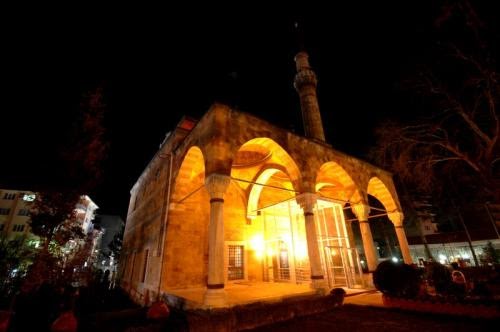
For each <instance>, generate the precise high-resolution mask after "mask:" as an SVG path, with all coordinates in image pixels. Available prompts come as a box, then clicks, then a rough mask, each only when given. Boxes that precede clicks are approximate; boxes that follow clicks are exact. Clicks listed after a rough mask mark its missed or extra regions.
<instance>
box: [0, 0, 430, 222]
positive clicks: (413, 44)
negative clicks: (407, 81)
mask: <svg viewBox="0 0 500 332" xmlns="http://www.w3.org/2000/svg"><path fill="white" fill-rule="evenodd" d="M433 2H434V1H420V0H418V1H417V0H411V1H387V2H386V1H377V2H369V4H361V3H355V2H349V4H347V3H343V4H341V3H340V2H338V3H337V2H334V3H332V6H330V8H316V7H314V6H309V7H307V8H306V9H301V10H298V9H297V8H296V9H295V12H293V10H286V9H285V8H284V9H282V10H280V11H274V12H271V10H270V9H266V10H263V8H259V10H255V9H252V8H227V7H226V8H224V9H217V8H213V7H210V8H199V7H197V8H196V9H197V10H196V13H197V14H195V13H194V10H193V8H185V9H184V10H181V9H175V10H174V9H172V8H171V9H168V8H166V9H165V8H163V9H160V8H136V7H130V8H114V9H113V10H102V9H101V8H80V9H78V10H72V11H68V12H66V13H64V14H61V12H60V11H61V10H62V9H61V8H58V9H57V11H53V12H52V14H50V15H49V14H47V15H45V14H44V15H38V14H39V13H36V12H34V13H31V14H30V15H28V14H27V13H26V12H24V11H20V12H19V11H18V12H14V13H11V14H12V15H11V17H10V19H11V20H12V24H7V25H6V29H5V30H4V33H5V32H7V33H6V35H5V40H4V41H3V42H2V48H3V51H2V53H3V56H2V60H1V63H2V65H1V71H2V75H1V80H2V81H3V82H2V83H3V84H2V86H3V88H2V92H1V98H2V101H1V109H2V111H1V117H0V119H1V121H2V126H1V128H2V129H1V130H2V133H3V135H2V144H1V146H2V154H1V156H2V157H1V159H0V186H1V187H8V188H12V189H17V188H20V189H30V188H33V187H36V185H37V184H38V183H43V182H44V181H47V179H46V178H45V177H47V174H49V173H48V172H47V170H51V169H52V170H53V169H57V170H58V171H61V172H64V170H59V169H58V166H57V165H55V164H56V162H55V160H56V156H57V154H58V149H60V147H61V145H62V144H63V143H64V142H63V141H64V140H65V137H66V136H65V135H67V131H68V127H70V124H71V123H72V122H74V115H75V113H76V110H78V105H79V103H80V100H81V98H82V94H83V93H85V92H86V91H89V90H92V89H95V88H96V87H97V86H99V85H102V86H103V87H104V98H105V102H106V110H107V111H106V118H105V123H106V130H107V137H108V139H109V142H110V151H109V155H108V159H107V161H106V163H105V167H104V181H103V183H102V184H101V185H100V186H99V187H98V188H97V189H96V190H95V192H93V193H91V195H92V198H93V199H94V200H95V202H96V203H97V204H98V205H99V206H100V208H101V209H100V212H101V213H106V214H119V215H121V216H122V217H125V215H126V209H127V206H128V199H129V196H128V192H129V190H130V188H131V186H132V185H133V183H134V182H135V180H136V179H137V177H138V176H139V174H140V173H141V171H142V170H143V168H144V166H145V165H146V164H147V163H148V161H149V160H150V159H151V157H152V156H153V154H154V153H155V151H156V150H157V148H158V146H159V144H160V143H161V141H162V140H163V138H164V136H165V134H166V133H167V132H168V131H170V130H171V129H172V128H173V127H174V125H175V124H176V123H177V122H178V121H179V120H180V118H181V116H182V115H184V114H186V115H190V116H192V117H195V118H200V117H201V116H202V115H203V114H204V113H205V112H206V110H207V109H208V107H209V106H210V104H211V103H213V102H214V101H222V102H226V103H229V104H230V105H232V106H234V107H237V108H238V109H240V110H242V111H245V112H248V113H252V114H255V115H257V116H260V117H262V118H264V119H266V120H268V121H270V122H273V123H275V124H277V125H279V126H282V127H284V128H289V129H293V130H295V131H296V132H297V133H298V134H301V133H302V127H301V122H300V121H301V116H300V110H299V102H298V97H297V95H296V93H295V91H294V89H293V86H292V80H293V75H294V62H293V56H294V54H295V53H296V51H297V42H296V35H295V32H294V28H293V22H294V21H296V20H297V18H299V19H300V20H301V22H302V23H303V26H304V31H305V46H306V49H307V51H308V52H309V54H310V61H311V63H312V66H313V67H314V70H315V71H316V73H317V75H318V78H319V92H318V94H319V103H320V108H321V112H322V117H323V123H324V127H325V132H326V135H327V140H328V141H329V142H330V143H331V144H332V145H333V146H334V147H335V148H338V149H340V150H342V151H345V152H348V153H351V154H354V155H357V156H363V154H364V153H365V152H366V151H367V150H368V148H369V147H370V146H371V145H372V144H373V136H372V130H373V128H374V126H375V124H376V123H377V122H378V121H381V120H382V119H385V118H401V117H403V118H405V117H406V118H407V117H411V113H412V112H413V108H414V107H413V106H412V102H411V98H408V96H407V94H405V93H401V91H400V88H399V86H400V82H401V80H402V78H404V77H406V76H407V75H411V73H412V72H414V71H415V70H416V68H417V67H418V65H420V64H421V63H422V61H424V60H423V59H425V54H426V52H427V49H428V48H430V47H432V44H433V43H434V38H433V35H432V34H433V26H432V23H433V20H434V19H435V18H436V16H437V15H438V14H439V6H436V5H431V4H432V3H433ZM44 9H45V10H47V11H49V12H51V11H50V9H48V8H44ZM7 16H9V15H7Z"/></svg>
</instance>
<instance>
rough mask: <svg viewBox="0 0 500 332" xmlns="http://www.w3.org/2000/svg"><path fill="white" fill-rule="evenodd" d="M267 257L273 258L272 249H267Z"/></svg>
mask: <svg viewBox="0 0 500 332" xmlns="http://www.w3.org/2000/svg"><path fill="white" fill-rule="evenodd" d="M267 255H268V256H274V250H273V248H268V249H267Z"/></svg>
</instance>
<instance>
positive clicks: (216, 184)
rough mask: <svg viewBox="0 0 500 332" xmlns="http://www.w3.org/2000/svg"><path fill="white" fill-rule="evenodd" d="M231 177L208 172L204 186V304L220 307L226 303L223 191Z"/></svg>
mask: <svg viewBox="0 0 500 332" xmlns="http://www.w3.org/2000/svg"><path fill="white" fill-rule="evenodd" d="M230 181H231V178H230V177H229V176H226V175H221V174H210V175H209V176H207V177H206V179H205V187H206V188H207V191H208V193H209V195H210V223H209V225H208V280H207V290H206V292H205V297H204V300H203V302H204V304H205V305H207V306H211V307H222V306H224V305H225V304H226V293H225V291H224V218H223V207H224V193H225V192H226V190H227V187H228V186H229V182H230Z"/></svg>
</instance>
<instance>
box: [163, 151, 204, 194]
mask: <svg viewBox="0 0 500 332" xmlns="http://www.w3.org/2000/svg"><path fill="white" fill-rule="evenodd" d="M204 183H205V158H204V157H203V152H202V151H201V149H200V148H199V147H197V146H192V147H190V148H189V150H188V151H187V152H186V154H185V155H184V158H183V160H182V164H181V166H180V167H179V170H178V172H177V176H176V177H175V181H174V183H173V184H174V187H173V190H172V197H171V200H172V201H173V202H178V201H180V200H182V199H183V198H184V197H185V196H186V195H188V194H189V193H190V192H192V191H193V190H196V189H197V188H199V186H200V184H201V185H203V184H204ZM195 186H196V188H193V187H195Z"/></svg>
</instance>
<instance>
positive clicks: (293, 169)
mask: <svg viewBox="0 0 500 332" xmlns="http://www.w3.org/2000/svg"><path fill="white" fill-rule="evenodd" d="M272 164H275V165H279V166H277V167H276V168H277V169H278V168H279V169H283V172H284V173H285V174H287V175H288V176H289V177H290V180H291V182H292V184H293V187H295V188H298V187H299V182H300V178H301V176H300V170H299V167H298V166H297V163H296V162H295V160H293V158H292V157H291V156H290V154H289V153H288V152H287V151H286V150H285V149H284V148H283V147H282V146H281V145H279V144H278V143H276V142H275V141H274V140H272V139H271V138H268V137H257V138H253V139H251V140H249V141H247V142H246V143H244V144H242V145H241V146H240V148H239V149H238V151H237V152H236V154H235V156H234V159H233V164H232V168H231V176H233V177H239V178H243V179H245V180H247V181H255V178H256V175H257V173H259V171H260V170H261V169H262V167H263V166H264V165H272Z"/></svg>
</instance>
